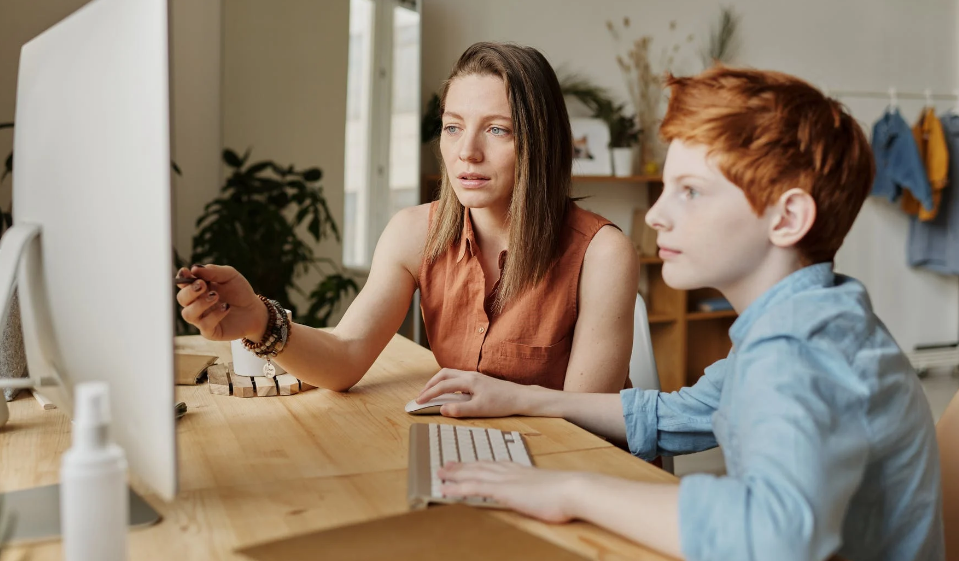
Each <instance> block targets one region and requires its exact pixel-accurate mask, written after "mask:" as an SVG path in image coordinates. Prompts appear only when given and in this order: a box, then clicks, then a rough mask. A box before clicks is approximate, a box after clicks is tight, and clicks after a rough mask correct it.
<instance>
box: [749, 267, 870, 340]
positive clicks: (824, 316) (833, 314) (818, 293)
mask: <svg viewBox="0 0 959 561" xmlns="http://www.w3.org/2000/svg"><path fill="white" fill-rule="evenodd" d="M881 328H882V324H881V322H880V321H879V318H877V317H876V314H875V312H873V309H872V302H871V301H870V300H869V294H868V292H867V291H866V287H865V286H863V285H862V283H860V282H859V281H857V280H856V279H853V278H851V277H846V276H843V275H838V274H837V275H835V282H834V283H832V284H830V285H828V286H821V287H812V288H809V289H806V290H802V291H798V292H796V293H794V294H791V295H790V296H789V297H787V298H783V299H781V300H779V301H777V302H776V303H774V304H772V305H770V306H768V307H767V308H766V309H764V310H763V311H762V313H761V314H760V315H759V316H758V317H757V318H756V319H755V321H753V323H752V324H751V325H750V326H749V329H748V330H747V331H746V332H745V333H744V337H743V344H744V345H745V344H748V343H750V342H754V341H759V340H762V339H768V338H773V337H791V338H794V339H797V340H800V341H809V342H815V341H820V340H824V339H825V340H826V341H835V342H841V343H845V344H849V343H851V342H852V341H856V340H863V339H865V338H868V337H870V336H872V335H874V333H875V331H876V329H881Z"/></svg>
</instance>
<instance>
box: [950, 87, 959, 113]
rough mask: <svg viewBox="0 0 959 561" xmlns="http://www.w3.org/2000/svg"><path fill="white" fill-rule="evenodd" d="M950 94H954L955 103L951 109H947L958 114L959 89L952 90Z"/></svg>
mask: <svg viewBox="0 0 959 561" xmlns="http://www.w3.org/2000/svg"><path fill="white" fill-rule="evenodd" d="M952 95H954V96H956V104H955V105H953V106H952V109H950V110H949V113H950V114H952V115H959V90H952Z"/></svg>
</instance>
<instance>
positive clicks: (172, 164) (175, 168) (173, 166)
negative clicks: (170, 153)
mask: <svg viewBox="0 0 959 561" xmlns="http://www.w3.org/2000/svg"><path fill="white" fill-rule="evenodd" d="M170 167H171V168H173V173H175V174H177V175H179V176H182V175H183V172H182V171H180V166H178V165H176V162H174V161H172V160H171V161H170Z"/></svg>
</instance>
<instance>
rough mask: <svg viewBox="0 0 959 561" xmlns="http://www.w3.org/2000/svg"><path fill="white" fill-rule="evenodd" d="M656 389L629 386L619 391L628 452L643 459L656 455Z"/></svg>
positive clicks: (649, 458) (657, 394) (657, 395)
mask: <svg viewBox="0 0 959 561" xmlns="http://www.w3.org/2000/svg"><path fill="white" fill-rule="evenodd" d="M659 394H660V392H659V391H658V390H641V389H638V388H630V389H628V390H622V391H621V392H619V399H620V401H621V402H622V404H623V419H624V420H625V421H626V442H627V444H629V452H630V453H631V454H632V455H634V456H638V457H640V458H642V459H644V460H651V459H653V458H655V457H656V456H657V454H656V450H657V446H656V426H657V424H658V420H657V418H656V400H657V399H658V397H659Z"/></svg>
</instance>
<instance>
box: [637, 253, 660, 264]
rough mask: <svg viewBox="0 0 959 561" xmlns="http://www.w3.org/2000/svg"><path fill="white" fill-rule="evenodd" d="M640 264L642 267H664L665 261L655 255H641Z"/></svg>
mask: <svg viewBox="0 0 959 561" xmlns="http://www.w3.org/2000/svg"><path fill="white" fill-rule="evenodd" d="M639 264H640V265H662V264H663V260H662V259H660V258H659V257H656V256H654V255H640V256H639Z"/></svg>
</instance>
